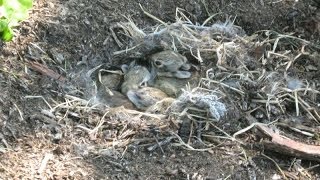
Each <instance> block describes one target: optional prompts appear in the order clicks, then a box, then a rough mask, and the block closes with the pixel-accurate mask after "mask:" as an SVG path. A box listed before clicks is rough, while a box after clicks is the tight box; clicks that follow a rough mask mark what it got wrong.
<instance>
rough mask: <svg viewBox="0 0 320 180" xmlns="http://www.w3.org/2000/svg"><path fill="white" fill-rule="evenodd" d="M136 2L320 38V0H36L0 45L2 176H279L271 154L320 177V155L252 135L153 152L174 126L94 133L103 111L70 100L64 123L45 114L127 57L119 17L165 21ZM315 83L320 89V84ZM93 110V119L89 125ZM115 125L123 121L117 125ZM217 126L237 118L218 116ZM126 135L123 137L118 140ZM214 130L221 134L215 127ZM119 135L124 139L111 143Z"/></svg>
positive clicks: (167, 12) (170, 17)
mask: <svg viewBox="0 0 320 180" xmlns="http://www.w3.org/2000/svg"><path fill="white" fill-rule="evenodd" d="M139 5H141V6H142V7H143V8H144V10H146V11H147V12H149V13H151V14H152V15H154V16H155V17H157V18H159V19H161V20H162V21H164V22H168V23H169V22H175V10H176V8H177V7H179V8H182V9H186V10H187V11H188V12H189V13H188V17H189V18H190V20H191V21H193V22H204V21H205V20H206V19H207V18H208V17H209V16H211V15H213V14H216V13H218V14H217V15H216V16H214V17H213V18H212V20H211V22H216V21H222V22H224V21H225V20H226V19H227V18H231V19H233V18H235V17H236V19H235V24H236V25H238V26H240V27H242V28H243V29H244V30H245V31H246V33H247V35H251V34H252V33H255V32H257V31H260V30H274V31H277V32H279V33H283V34H285V33H292V35H294V36H296V37H299V38H302V39H305V40H308V41H311V42H312V43H313V44H315V45H318V47H319V46H320V14H319V13H318V14H317V12H318V11H319V9H320V7H319V6H320V4H319V2H318V1H316V0H314V1H312V0H306V1H297V2H296V1H289V0H288V1H277V2H273V1H271V0H270V1H257V0H255V1H252V0H251V1H245V2H244V1H237V0H226V1H207V0H201V1H200V0H194V1H191V0H190V1H182V0H177V1H169V0H158V1H147V0H136V1H125V0H93V1H89V0H77V1H76V0H69V1H65V0H53V1H44V0H35V2H34V8H33V10H32V11H31V13H30V18H29V19H28V20H26V21H24V22H22V23H21V25H20V26H19V27H17V31H16V37H15V39H14V40H13V41H12V42H9V43H2V44H1V46H0V59H1V64H0V89H1V91H0V127H1V131H0V139H1V140H2V142H1V143H0V164H1V165H0V178H1V179H38V178H39V179H40V178H44V179H254V177H256V178H257V179H272V178H273V177H276V176H279V177H281V173H280V172H279V169H278V168H277V167H276V165H275V163H274V162H272V161H270V159H267V158H266V157H265V156H264V155H261V154H267V155H268V156H269V157H271V158H272V159H274V160H275V162H276V163H277V164H278V165H279V166H280V168H281V169H282V170H285V171H287V172H290V173H292V174H294V175H295V177H300V178H302V179H304V178H306V177H308V178H311V179H317V178H320V177H319V175H318V171H320V168H319V167H315V168H312V169H310V170H306V168H309V167H311V166H312V165H315V164H316V163H314V162H310V161H305V160H301V161H300V160H299V159H295V158H294V157H286V156H283V155H281V154H277V153H274V152H269V151H267V152H264V151H263V149H262V148H260V147H256V146H255V143H254V142H258V139H257V138H256V137H255V135H254V134H246V135H245V137H243V141H244V142H246V145H240V144H239V143H237V142H234V141H229V140H228V139H226V140H223V139H222V140H221V139H219V141H218V143H213V144H215V146H214V148H210V150H206V151H202V149H203V148H204V147H202V146H203V145H202V144H201V143H200V144H196V143H195V144H193V147H194V148H195V149H194V150H190V148H189V149H188V150H187V148H183V147H179V146H175V145H176V144H175V143H176V142H175V143H174V142H171V143H168V144H165V145H163V146H162V149H161V148H156V150H152V151H149V150H148V147H151V146H153V145H155V144H157V143H156V141H157V140H158V141H163V140H165V138H168V137H170V136H172V135H170V134H168V132H169V131H164V132H162V131H161V132H162V133H161V135H159V133H158V130H159V129H161V128H160V127H154V129H155V130H154V131H150V129H152V128H145V127H142V125H141V127H136V126H135V125H131V124H130V123H128V124H129V125H127V126H135V127H132V131H135V135H134V136H130V133H132V132H131V131H130V128H129V129H126V128H124V125H123V124H126V122H122V121H121V120H114V121H111V120H112V119H111V120H110V124H108V127H105V128H104V129H102V130H101V132H99V134H96V135H92V134H91V135H88V131H86V130H84V129H83V128H78V127H79V125H80V126H82V127H88V128H90V129H93V128H94V127H95V126H96V125H97V124H98V120H99V119H100V118H101V117H102V115H103V113H102V114H101V113H100V114H99V113H92V114H85V112H77V111H76V110H75V109H76V108H73V107H70V109H68V111H67V112H64V113H65V114H60V117H64V118H61V119H58V120H59V121H58V122H57V121H55V120H52V119H51V118H50V116H43V114H44V113H43V111H44V110H47V109H50V108H51V107H49V106H53V105H57V104H59V103H64V102H66V99H67V98H66V97H65V95H66V94H68V95H73V96H76V97H80V98H83V99H89V98H90V95H91V90H92V88H91V87H90V84H89V83H88V80H87V79H86V78H85V73H86V72H87V71H88V70H89V69H92V68H94V67H96V66H97V65H100V64H102V63H109V64H112V65H120V64H122V63H124V62H128V61H129V60H130V59H129V58H128V59H126V58H124V59H121V60H118V61H115V60H114V59H113V57H112V53H113V52H115V51H118V50H123V49H125V48H120V47H118V46H117V44H116V42H115V41H114V39H113V38H112V34H111V32H110V27H111V26H113V25H114V24H115V23H117V22H126V21H127V19H126V17H130V18H131V19H132V20H133V21H134V22H135V23H136V24H137V25H138V27H139V28H140V29H150V28H151V27H153V26H155V25H157V24H158V22H157V21H155V20H154V19H152V18H150V17H148V16H147V15H145V14H144V13H143V11H142V10H141V8H140V6H139ZM315 51H318V53H320V52H319V49H316V48H315ZM61 57H62V58H61ZM28 61H37V62H38V63H40V64H44V65H46V66H47V67H49V69H51V70H53V71H54V72H56V73H58V74H60V75H62V76H64V77H66V81H63V82H62V81H59V80H61V79H54V78H52V77H48V76H45V75H43V74H41V73H39V72H37V71H35V70H34V69H32V68H30V65H29V64H28ZM315 61H316V62H317V63H318V66H317V67H318V70H317V71H316V72H313V74H311V73H310V74H309V75H308V76H307V79H313V80H314V81H315V82H318V83H320V79H319V77H320V76H319V75H320V74H319V69H320V63H319V59H318V60H315ZM306 65H307V64H300V66H306ZM80 72H81V73H80ZM292 73H293V74H297V76H299V72H292ZM316 87H318V88H319V85H316ZM318 90H319V89H318ZM317 100H319V97H318V98H317ZM315 103H316V104H317V102H315ZM318 106H319V102H318ZM69 111H70V112H74V114H71V113H68V112H69ZM49 115H50V113H49ZM48 117H49V118H48ZM89 118H90V119H91V120H92V121H94V123H91V124H90V123H88V122H87V121H88V119H89ZM94 118H96V119H94ZM130 120H131V119H130ZM132 121H133V119H132ZM113 122H115V123H113ZM116 123H120V124H121V123H122V124H121V126H119V125H117V124H116ZM160 124H161V123H160ZM233 125H234V126H235V127H237V128H235V127H233ZM233 125H232V127H233V129H232V128H231V129H225V131H227V132H229V133H234V132H235V130H239V128H238V126H239V127H240V126H241V127H242V128H244V126H243V124H242V123H240V122H239V123H236V124H233ZM219 127H220V128H228V127H230V126H228V125H221V124H220V125H219ZM120 128H123V129H120ZM166 128H167V130H168V127H166ZM234 128H235V129H234ZM172 130H173V131H174V130H176V129H172ZM124 131H125V132H124ZM126 133H127V134H126ZM166 133H167V134H166ZM120 135H123V136H125V138H123V139H121V138H119V136H120ZM216 135H222V134H221V133H220V134H219V132H217V133H216ZM126 137H130V142H126V139H128V141H129V138H126ZM119 139H121V141H120V140H119ZM117 140H119V141H117ZM212 141H213V142H215V140H212ZM115 142H117V143H118V144H112V143H115ZM141 142H142V143H141ZM219 143H221V144H219ZM197 148H198V149H201V150H198V149H197ZM297 164H298V165H301V167H303V168H305V169H304V170H305V172H304V173H309V174H310V177H309V176H307V175H305V174H303V173H301V172H300V173H298V172H297V171H296V169H295V168H294V167H292V166H296V165H297Z"/></svg>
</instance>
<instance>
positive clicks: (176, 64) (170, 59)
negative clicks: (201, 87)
mask: <svg viewBox="0 0 320 180" xmlns="http://www.w3.org/2000/svg"><path fill="white" fill-rule="evenodd" d="M150 59H151V63H152V71H153V72H154V73H156V74H157V76H164V77H176V78H181V79H185V78H189V77H190V76H191V73H190V72H188V70H189V69H190V68H191V66H190V64H188V63H187V61H188V60H187V58H186V57H185V56H182V55H181V54H179V53H177V52H174V51H170V50H166V51H161V52H158V53H156V54H153V55H152V56H151V57H150Z"/></svg>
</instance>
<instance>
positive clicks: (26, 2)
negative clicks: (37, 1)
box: [18, 0, 32, 9]
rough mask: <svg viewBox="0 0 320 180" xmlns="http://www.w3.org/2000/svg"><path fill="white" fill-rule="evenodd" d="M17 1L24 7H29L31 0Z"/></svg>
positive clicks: (30, 6)
mask: <svg viewBox="0 0 320 180" xmlns="http://www.w3.org/2000/svg"><path fill="white" fill-rule="evenodd" d="M18 1H19V3H20V4H21V5H22V6H24V8H26V9H29V8H32V0H18Z"/></svg>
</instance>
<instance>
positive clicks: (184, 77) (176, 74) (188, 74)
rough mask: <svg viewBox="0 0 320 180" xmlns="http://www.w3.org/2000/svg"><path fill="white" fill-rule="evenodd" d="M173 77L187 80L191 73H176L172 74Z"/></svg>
mask: <svg viewBox="0 0 320 180" xmlns="http://www.w3.org/2000/svg"><path fill="white" fill-rule="evenodd" d="M174 76H175V77H176V78H180V79H187V78H190V77H191V73H190V72H188V71H177V72H175V73H174Z"/></svg>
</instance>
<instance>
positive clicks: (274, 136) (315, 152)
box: [255, 123, 320, 161]
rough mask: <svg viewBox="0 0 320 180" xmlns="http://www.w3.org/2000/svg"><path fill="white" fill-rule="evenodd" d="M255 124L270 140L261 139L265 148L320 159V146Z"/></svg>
mask: <svg viewBox="0 0 320 180" xmlns="http://www.w3.org/2000/svg"><path fill="white" fill-rule="evenodd" d="M255 126H256V127H257V128H258V129H259V130H260V132H262V133H263V135H264V136H268V137H269V138H270V141H268V140H263V141H262V143H263V144H264V146H265V148H266V149H269V150H273V151H276V152H279V153H282V154H286V155H290V156H295V157H299V158H301V159H307V160H312V161H320V146H316V145H310V144H305V143H301V142H297V141H294V140H292V139H290V138H287V137H284V136H281V135H280V134H278V133H275V132H274V131H273V130H272V129H270V128H269V127H268V126H267V125H265V124H260V123H257V124H255Z"/></svg>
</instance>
